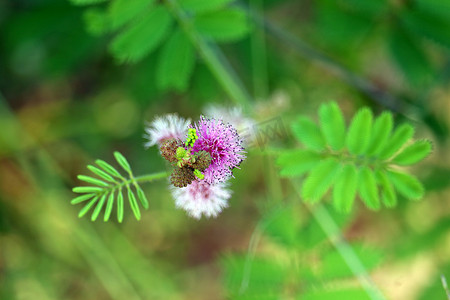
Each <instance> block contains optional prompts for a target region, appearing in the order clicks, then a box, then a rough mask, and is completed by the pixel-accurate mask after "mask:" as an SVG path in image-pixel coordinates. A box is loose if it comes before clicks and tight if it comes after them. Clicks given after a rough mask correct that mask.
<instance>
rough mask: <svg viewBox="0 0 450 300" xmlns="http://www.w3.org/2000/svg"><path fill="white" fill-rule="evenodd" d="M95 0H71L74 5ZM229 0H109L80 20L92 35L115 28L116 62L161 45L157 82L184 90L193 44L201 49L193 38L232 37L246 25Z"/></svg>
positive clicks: (138, 57) (222, 39)
mask: <svg viewBox="0 0 450 300" xmlns="http://www.w3.org/2000/svg"><path fill="white" fill-rule="evenodd" d="M98 2H100V1H99V0H91V1H89V0H73V3H74V4H76V5H88V4H96V3H98ZM229 3H230V1H229V0H214V1H199V0H184V1H179V3H178V1H172V0H171V1H167V2H165V1H163V2H160V1H155V0H136V1H126V0H112V1H109V3H108V4H107V5H103V6H101V7H100V6H99V7H95V8H93V9H89V10H87V11H86V12H85V18H84V20H85V22H86V28H87V29H88V31H89V32H90V33H91V34H93V35H96V36H99V35H105V34H108V33H113V38H112V41H111V43H110V45H109V50H110V52H111V53H112V54H113V56H114V57H115V58H116V59H117V60H118V61H119V62H131V63H137V62H140V61H141V60H143V59H144V58H145V57H146V56H148V55H150V54H151V53H153V52H154V51H155V50H156V49H158V48H161V53H160V54H159V56H158V61H157V67H156V73H157V76H156V78H157V81H156V83H157V87H158V88H159V89H160V90H169V89H174V90H177V91H186V90H187V88H188V87H189V80H190V77H191V75H192V73H193V70H194V66H195V63H196V56H195V50H194V49H196V48H197V50H199V49H198V48H199V45H198V40H197V38H207V39H209V40H212V41H213V42H214V41H217V42H231V41H236V40H238V39H241V38H243V37H244V36H245V35H247V34H248V32H249V30H250V28H249V26H248V21H247V16H246V14H245V13H244V10H242V9H240V8H231V7H229ZM180 18H181V19H182V21H180ZM177 21H178V22H177ZM186 23H187V24H188V25H186ZM173 24H175V28H173V27H174V26H172V25H173ZM186 32H189V33H190V35H187V34H186ZM168 37H169V38H168ZM199 51H200V50H199Z"/></svg>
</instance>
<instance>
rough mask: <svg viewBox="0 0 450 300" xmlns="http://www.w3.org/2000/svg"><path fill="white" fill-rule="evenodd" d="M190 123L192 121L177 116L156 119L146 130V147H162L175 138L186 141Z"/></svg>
mask: <svg viewBox="0 0 450 300" xmlns="http://www.w3.org/2000/svg"><path fill="white" fill-rule="evenodd" d="M190 123H191V120H190V119H187V120H186V119H184V118H182V117H180V116H178V115H177V114H168V115H165V116H162V117H156V118H155V119H154V120H153V121H152V122H151V123H150V124H149V125H148V127H147V128H146V129H145V132H146V133H147V135H146V136H145V137H146V138H147V139H148V142H147V143H146V144H145V146H146V147H151V146H154V145H156V144H158V145H159V146H160V145H161V144H162V143H163V142H164V141H166V140H168V139H173V138H177V139H180V140H184V139H185V136H186V133H187V129H188V126H189V124H190Z"/></svg>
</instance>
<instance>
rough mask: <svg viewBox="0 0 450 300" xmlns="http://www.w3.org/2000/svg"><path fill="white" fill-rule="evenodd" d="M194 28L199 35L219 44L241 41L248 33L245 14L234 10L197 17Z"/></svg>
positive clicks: (248, 28) (239, 10)
mask: <svg viewBox="0 0 450 300" xmlns="http://www.w3.org/2000/svg"><path fill="white" fill-rule="evenodd" d="M194 27H195V28H196V29H197V30H198V32H199V33H200V34H201V35H203V36H205V37H209V38H211V39H213V40H216V41H219V42H230V41H235V40H238V39H241V38H242V37H244V36H245V35H246V34H247V33H248V32H249V31H250V27H249V23H248V20H247V16H246V14H245V12H244V11H243V10H241V9H234V8H233V9H231V8H229V9H225V10H219V11H214V12H210V13H207V14H202V15H198V16H196V17H195V19H194Z"/></svg>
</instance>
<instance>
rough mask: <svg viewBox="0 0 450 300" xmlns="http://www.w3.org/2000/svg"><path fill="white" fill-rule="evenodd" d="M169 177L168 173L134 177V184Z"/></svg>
mask: <svg viewBox="0 0 450 300" xmlns="http://www.w3.org/2000/svg"><path fill="white" fill-rule="evenodd" d="M169 175H170V172H159V173H153V174H146V175H141V176H137V177H134V181H136V182H151V181H153V180H157V179H162V178H165V177H168V176H169Z"/></svg>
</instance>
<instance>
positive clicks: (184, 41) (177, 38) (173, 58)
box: [156, 30, 195, 91]
mask: <svg viewBox="0 0 450 300" xmlns="http://www.w3.org/2000/svg"><path fill="white" fill-rule="evenodd" d="M194 65H195V49H194V47H193V46H192V44H191V42H190V41H189V39H188V38H187V37H186V35H185V34H184V33H183V32H182V31H180V30H178V31H176V32H175V33H174V34H173V35H172V36H171V37H170V38H169V41H168V42H167V43H166V44H165V45H164V47H163V49H162V51H161V54H160V58H159V60H158V67H157V70H156V72H157V74H158V76H157V84H158V86H159V87H160V88H161V89H169V88H172V87H173V88H175V89H177V90H181V91H184V90H186V89H187V87H188V83H189V78H190V77H191V74H192V71H193V69H194Z"/></svg>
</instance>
